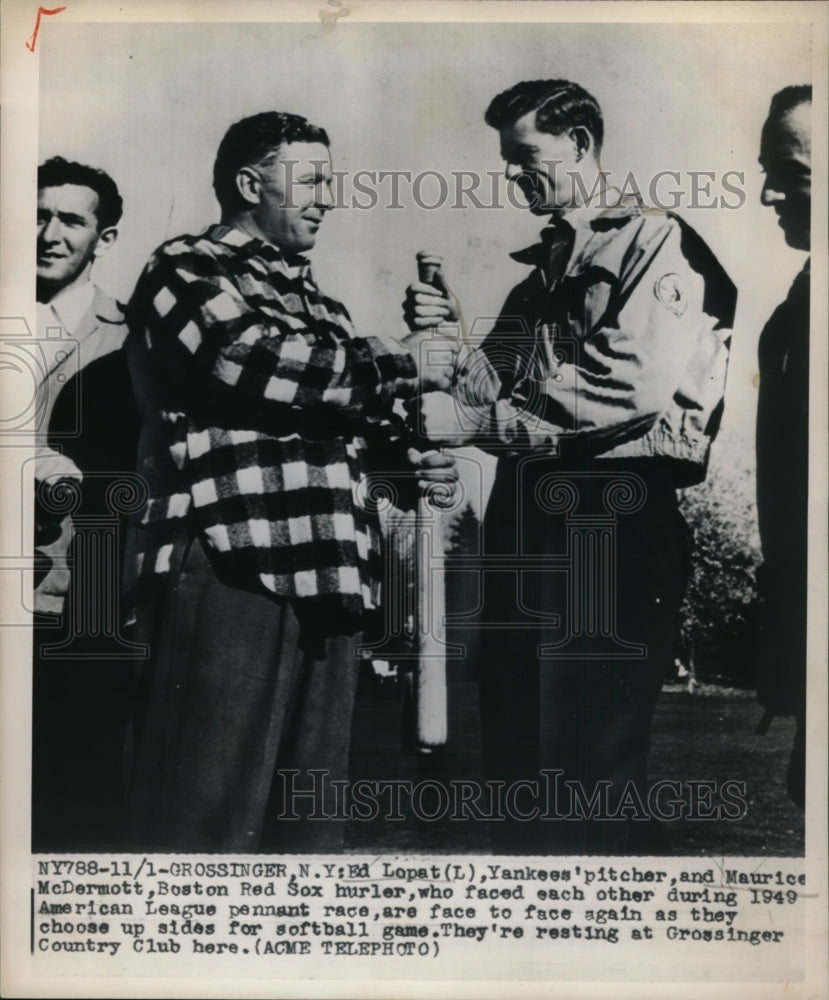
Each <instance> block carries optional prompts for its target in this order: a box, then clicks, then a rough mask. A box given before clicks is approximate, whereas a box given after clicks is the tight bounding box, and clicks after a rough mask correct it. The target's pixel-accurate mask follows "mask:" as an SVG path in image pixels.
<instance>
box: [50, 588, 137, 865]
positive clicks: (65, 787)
mask: <svg viewBox="0 0 829 1000" xmlns="http://www.w3.org/2000/svg"><path fill="white" fill-rule="evenodd" d="M75 596H76V595H73V594H71V593H70V595H69V597H68V600H67V605H68V604H69V602H71V601H72V600H74V599H75ZM68 619H69V614H68V612H65V613H64V615H63V619H62V622H61V624H59V625H58V626H57V627H56V628H52V627H47V626H46V625H42V624H40V623H36V624H35V627H34V629H33V644H34V662H33V677H32V850H34V851H112V850H121V849H122V848H123V841H122V837H123V810H124V781H123V750H124V738H125V732H126V729H127V724H128V718H129V705H130V697H131V692H132V686H133V666H132V663H131V662H130V661H129V660H109V659H106V652H107V649H106V646H105V644H104V643H103V642H102V643H101V644H100V647H101V648H100V652H101V656H102V658H101V659H98V660H95V659H87V660H79V659H77V658H71V657H68V658H65V659H53V658H49V657H48V656H46V655H45V652H46V649H47V647H48V646H50V645H57V644H60V643H61V642H63V641H64V640H65V639H66V638H67V621H68ZM64 655H65V654H64Z"/></svg>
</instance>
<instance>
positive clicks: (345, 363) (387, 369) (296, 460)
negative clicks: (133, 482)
mask: <svg viewBox="0 0 829 1000" xmlns="http://www.w3.org/2000/svg"><path fill="white" fill-rule="evenodd" d="M131 314H132V326H133V335H132V337H131V341H130V347H129V351H130V365H131V369H132V372H133V381H134V384H135V387H136V395H137V397H138V400H139V406H140V408H141V410H142V413H143V430H142V442H141V444H140V446H139V471H141V472H142V474H143V475H144V476H145V478H146V479H147V482H148V484H149V487H150V499H149V502H148V503H147V505H146V507H145V509H144V511H143V514H142V516H141V519H140V524H139V525H138V526H137V540H136V551H135V557H134V562H133V564H132V566H131V567H128V568H129V569H131V571H132V576H133V580H132V582H136V583H137V584H138V587H137V589H136V590H135V591H134V596H135V597H136V598H138V599H139V600H140V599H141V596H142V593H147V592H148V591H147V589H146V588H145V587H143V586H142V584H145V583H149V582H150V581H152V580H153V579H157V578H158V577H160V576H163V575H165V574H166V573H167V572H169V570H170V556H171V552H172V551H173V544H174V540H175V538H176V536H177V533H179V532H180V531H181V529H182V527H183V526H186V530H190V531H192V532H198V533H199V534H201V536H202V537H203V539H204V540H205V541H206V543H207V546H208V551H209V554H210V557H211V561H212V562H213V565H214V567H215V568H216V571H217V573H218V574H220V575H221V576H222V578H223V579H224V580H225V581H226V582H230V583H231V584H232V585H235V586H238V587H240V588H241V589H247V590H252V591H263V592H265V593H266V594H268V595H270V596H272V597H280V598H286V599H291V600H295V601H300V602H303V604H304V606H305V607H306V608H307V607H309V606H310V605H311V604H314V605H316V606H318V607H319V608H321V609H329V610H333V611H344V612H346V613H347V614H349V615H359V614H361V613H362V612H364V611H366V610H369V609H373V608H375V607H376V606H377V604H378V600H379V586H380V582H379V581H380V577H381V570H382V559H381V554H380V537H379V530H378V524H377V518H376V514H375V513H373V512H372V510H371V509H370V508H371V504H370V503H368V502H365V496H366V491H367V482H366V476H367V472H368V462H369V458H370V457H371V456H370V455H367V452H369V451H370V450H371V448H372V447H373V446H374V445H375V444H376V443H377V442H380V441H383V442H386V443H388V442H392V443H394V433H393V431H392V430H391V424H390V422H389V421H388V419H387V418H388V417H389V416H390V412H391V411H390V408H391V404H392V401H393V398H394V397H395V395H396V394H397V393H407V392H411V391H412V388H413V379H414V378H415V376H416V370H415V367H414V362H413V361H412V359H411V357H410V356H409V355H408V354H396V353H392V352H390V351H389V350H387V349H386V348H385V347H384V346H383V345H382V344H381V343H380V341H379V340H377V339H376V338H373V337H358V336H356V335H355V332H354V329H353V326H352V323H351V319H350V317H349V315H348V312H347V310H346V309H345V307H344V306H343V305H342V304H341V303H339V302H337V301H335V300H334V299H332V298H329V297H328V296H326V295H324V294H323V293H322V292H321V291H320V289H319V287H318V286H317V284H316V281H315V280H314V277H313V274H312V272H311V268H310V265H309V263H308V261H307V260H306V259H305V258H304V257H289V256H288V255H286V254H284V253H282V251H280V250H279V249H278V248H277V247H275V246H273V245H271V244H269V243H266V242H265V241H263V240H260V239H256V238H253V237H250V236H248V235H246V234H244V233H242V232H240V231H239V230H236V229H232V228H228V227H225V226H214V227H211V228H210V229H209V230H207V231H206V232H205V233H204V234H203V235H201V236H182V237H180V238H178V239H175V240H172V241H170V242H168V243H165V244H164V245H163V246H161V247H160V248H159V249H158V250H157V251H156V252H155V254H153V256H152V258H151V260H150V262H149V264H148V265H147V267H146V269H145V271H144V273H143V274H142V276H141V278H140V279H139V282H138V285H137V287H136V291H135V294H134V297H133V301H132V306H131ZM377 446H378V447H379V444H378V445H377ZM382 461H383V460H381V463H382ZM335 617H336V616H335ZM320 627H321V628H323V627H325V620H324V616H323V619H322V620H321V621H320Z"/></svg>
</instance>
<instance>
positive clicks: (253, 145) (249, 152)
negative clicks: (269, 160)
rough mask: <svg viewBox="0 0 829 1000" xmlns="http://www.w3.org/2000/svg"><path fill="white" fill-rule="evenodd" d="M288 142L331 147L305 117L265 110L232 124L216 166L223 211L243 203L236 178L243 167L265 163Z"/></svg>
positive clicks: (215, 179) (215, 184) (321, 131)
mask: <svg viewBox="0 0 829 1000" xmlns="http://www.w3.org/2000/svg"><path fill="white" fill-rule="evenodd" d="M287 142H321V143H322V144H323V145H324V146H328V145H330V143H329V141H328V134H327V133H326V131H325V129H322V128H320V127H319V126H317V125H312V124H311V123H310V122H309V121H308V119H307V118H303V117H302V116H301V115H292V114H289V113H288V112H285V111H263V112H261V114H258V115H251V116H250V117H249V118H243V119H242V120H241V121H238V122H236V123H235V124H234V125H231V126H230V128H229V129H228V130H227V132H226V133H225V137H224V139H222V141H221V142H220V143H219V150H218V152H217V153H216V162H215V163H214V164H213V190H214V191H215V192H216V198H217V199H218V202H219V204H220V205H221V206H222V208H223V209H226V208H232V207H233V206H234V205H236V204H238V202H239V192H238V190H237V188H236V175H237V174H238V173H239V170H240V169H241V168H242V167H248V166H252V165H253V164H255V163H259V162H261V160H263V159H264V158H265V157H266V156H267V155H268V153H270V152H272V151H273V150H275V149H278V148H279V147H280V146H281V145H282V144H283V143H287Z"/></svg>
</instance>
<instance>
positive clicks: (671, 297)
mask: <svg viewBox="0 0 829 1000" xmlns="http://www.w3.org/2000/svg"><path fill="white" fill-rule="evenodd" d="M653 294H654V295H655V296H656V298H657V301H658V302H661V303H662V305H663V306H665V308H666V309H669V310H670V311H671V312H672V313H673V314H674V316H682V315H683V313H684V312H685V310H686V309H687V308H688V296H687V295H686V293H685V288H684V287H683V284H682V279H681V278H680V277H679V275H678V274H674V273H673V272H671V273H670V274H663V275H662V277H661V278H660V279H659V280H658V281H657V282H656V284H655V285H654V286H653Z"/></svg>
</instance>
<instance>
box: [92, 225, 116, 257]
mask: <svg viewBox="0 0 829 1000" xmlns="http://www.w3.org/2000/svg"><path fill="white" fill-rule="evenodd" d="M117 239H118V230H117V229H116V228H115V226H107V228H106V229H102V230H101V231H100V233H98V242H97V243H96V244H95V249H94V251H93V255H94V256H95V257H100V256H102V255H103V254H105V253H106V252H107V250H109V248H110V247H111V246H112V244H113V243H114V242H115V241H116V240H117Z"/></svg>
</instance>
